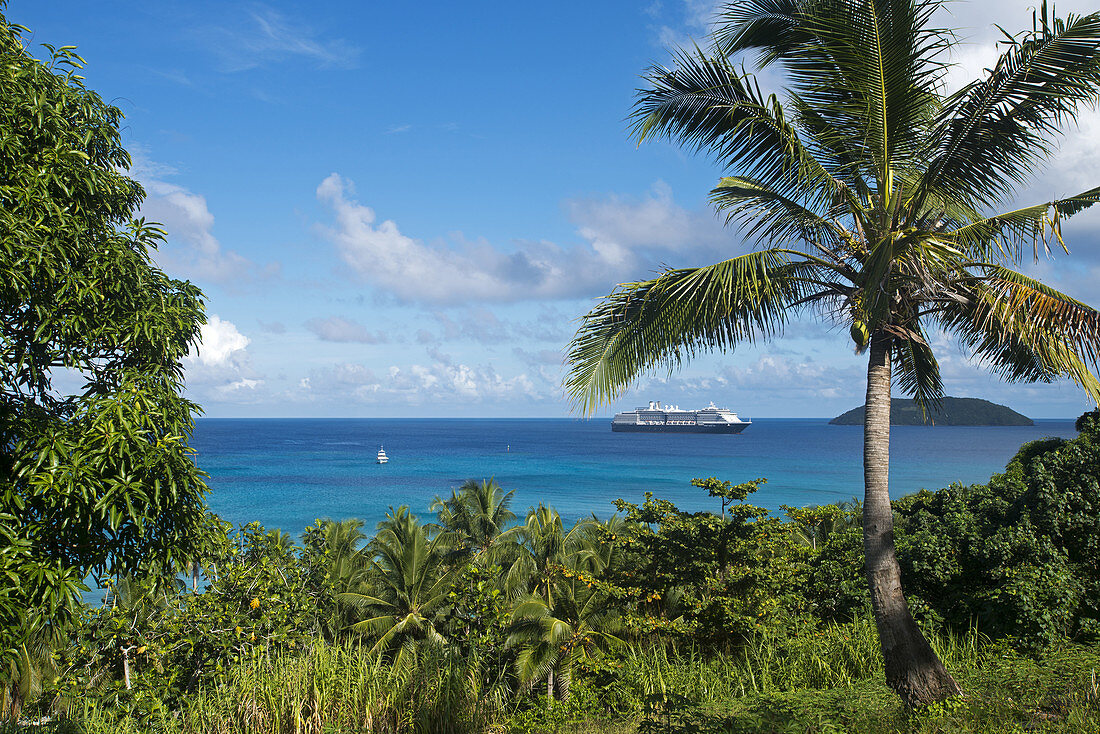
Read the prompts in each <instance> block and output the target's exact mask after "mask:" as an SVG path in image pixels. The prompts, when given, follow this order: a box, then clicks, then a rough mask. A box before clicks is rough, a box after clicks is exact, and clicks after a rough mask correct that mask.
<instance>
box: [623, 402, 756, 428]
mask: <svg viewBox="0 0 1100 734" xmlns="http://www.w3.org/2000/svg"><path fill="white" fill-rule="evenodd" d="M750 425H752V421H751V420H742V419H740V418H738V417H737V414H736V413H734V412H732V411H731V410H730V409H729V408H716V407H715V406H714V403H713V402H712V403H711V404H710V405H709V406H707V407H706V408H703V409H702V410H680V409H679V408H678V407H676V406H675V405H669V406H664V407H662V406H661V403H660V402H659V401H651V402H650V403H649V407H648V408H637V409H635V410H632V411H629V412H626V413H617V414H616V415H615V417H614V418H613V419H612V420H611V430H612V431H627V432H633V433H740V432H741V431H743V430H745V429H746V428H747V427H748V426H750Z"/></svg>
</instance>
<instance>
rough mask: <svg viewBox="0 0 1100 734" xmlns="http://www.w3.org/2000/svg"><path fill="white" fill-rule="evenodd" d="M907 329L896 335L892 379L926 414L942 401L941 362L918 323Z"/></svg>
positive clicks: (892, 354)
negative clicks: (937, 359) (938, 360)
mask: <svg viewBox="0 0 1100 734" xmlns="http://www.w3.org/2000/svg"><path fill="white" fill-rule="evenodd" d="M906 332H907V333H904V334H903V335H901V336H895V339H894V344H893V349H892V350H891V356H892V358H893V368H894V369H893V372H894V381H895V382H896V383H897V385H898V387H899V388H901V390H902V391H903V392H904V393H906V394H907V395H911V396H913V400H914V401H916V403H917V405H918V406H920V409H921V412H922V413H923V414H924V415H925V416H926V417H927V415H928V413H929V412H930V411H932V410H934V409H935V408H937V407H939V406H940V404H941V403H942V402H943V397H944V392H943V380H942V378H941V377H940V365H939V362H937V361H936V355H934V354H933V353H932V347H931V346H930V345H929V344H928V340H927V337H926V336H925V334H924V333H923V331H922V330H921V329H920V327H919V326H917V327H915V328H911V329H908V330H906Z"/></svg>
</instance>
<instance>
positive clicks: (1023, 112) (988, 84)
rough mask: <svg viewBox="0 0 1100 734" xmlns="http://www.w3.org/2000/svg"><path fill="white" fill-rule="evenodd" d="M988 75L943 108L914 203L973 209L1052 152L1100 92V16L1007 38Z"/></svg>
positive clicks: (1007, 189) (1047, 21)
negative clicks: (940, 200) (954, 203)
mask: <svg viewBox="0 0 1100 734" xmlns="http://www.w3.org/2000/svg"><path fill="white" fill-rule="evenodd" d="M1004 43H1006V44H1007V48H1006V49H1005V51H1004V52H1003V53H1002V54H1001V56H1000V58H999V59H998V60H997V63H996V64H995V65H994V67H993V68H992V69H990V70H988V71H987V74H986V75H985V77H984V78H983V79H980V80H978V81H974V82H972V83H970V84H969V85H967V86H966V87H964V88H963V89H961V90H959V91H958V92H956V93H955V94H954V95H953V96H952V97H951V98H950V99H948V100H947V102H946V104H945V105H944V106H943V108H942V110H941V112H940V114H939V119H938V120H937V122H936V127H935V130H934V132H933V134H932V135H931V136H930V137H929V140H930V142H931V143H932V145H933V146H934V147H933V148H932V149H931V150H930V151H929V153H928V156H927V158H928V160H929V164H928V167H927V169H926V173H925V175H924V177H923V179H922V181H921V183H920V186H919V190H918V193H917V195H916V196H915V197H914V200H913V203H914V205H915V206H920V205H921V204H922V203H923V200H924V198H925V197H926V196H928V195H930V194H933V193H938V194H939V195H942V196H947V197H949V198H958V199H960V200H961V201H963V202H965V203H966V204H968V205H970V206H972V207H990V206H994V205H995V204H997V203H999V202H1001V201H1005V200H1007V199H1008V198H1009V197H1011V195H1012V194H1013V191H1014V190H1015V187H1016V185H1018V184H1020V183H1022V182H1024V181H1026V180H1027V179H1028V178H1029V176H1030V173H1031V171H1032V170H1033V168H1034V165H1035V164H1036V163H1037V162H1039V161H1041V160H1043V159H1045V158H1046V157H1047V156H1048V155H1049V154H1050V153H1051V152H1052V150H1053V144H1054V142H1055V141H1056V140H1057V138H1058V137H1059V135H1060V129H1061V127H1062V126H1063V124H1064V123H1066V122H1070V121H1073V120H1074V119H1075V117H1076V114H1077V112H1078V110H1080V108H1081V107H1082V106H1083V105H1086V104H1089V103H1095V101H1096V99H1097V94H1098V91H1100V13H1092V14H1090V15H1085V16H1073V15H1070V16H1069V17H1067V18H1066V19H1065V20H1060V19H1052V18H1051V17H1050V16H1049V15H1048V14H1047V12H1046V4H1045V3H1044V4H1043V8H1042V11H1041V12H1040V13H1037V14H1036V18H1035V23H1034V26H1033V29H1032V31H1031V32H1029V33H1026V34H1023V35H1022V37H1020V38H1012V37H1007V38H1006V39H1005V41H1004Z"/></svg>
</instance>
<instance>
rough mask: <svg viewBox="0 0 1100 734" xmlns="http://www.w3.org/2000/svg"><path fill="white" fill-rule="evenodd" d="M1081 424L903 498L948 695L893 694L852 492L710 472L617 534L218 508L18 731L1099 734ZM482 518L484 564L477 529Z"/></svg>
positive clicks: (6, 691)
mask: <svg viewBox="0 0 1100 734" xmlns="http://www.w3.org/2000/svg"><path fill="white" fill-rule="evenodd" d="M1078 429H1079V431H1080V435H1079V436H1078V437H1077V438H1075V439H1073V440H1064V439H1044V440H1041V441H1036V442H1033V443H1030V444H1026V445H1025V446H1023V447H1021V449H1020V451H1019V452H1018V454H1017V455H1016V457H1015V458H1014V459H1013V460H1012V461H1011V462H1010V463H1009V465H1008V467H1007V468H1006V471H1005V472H1004V473H1002V474H998V475H995V476H994V477H992V478H991V479H990V481H989V482H988V483H987V484H978V485H973V486H969V487H966V486H962V485H953V486H951V487H947V488H944V489H941V490H938V491H935V492H932V491H922V492H920V493H917V494H914V495H910V496H908V497H904V498H902V499H899V500H897V501H895V502H894V503H893V509H892V512H893V515H894V518H895V525H896V535H897V540H896V543H897V548H898V558H899V563H900V565H901V566H902V568H903V571H904V573H905V574H906V577H907V578H909V579H911V580H912V581H911V582H909V584H908V585H907V587H906V591H907V592H908V594H909V601H910V605H911V608H912V609H913V610H914V615H915V617H916V619H917V621H918V624H919V625H920V626H921V629H922V631H923V633H924V634H925V635H926V636H927V638H928V639H929V641H930V643H931V644H932V646H933V649H934V650H935V651H936V654H937V656H939V657H940V658H941V659H943V660H944V661H945V662H946V663H947V664H948V665H950V666H951V667H952V670H954V671H956V674H957V675H958V676H959V678H958V679H959V680H960V682H961V683H962V684H963V685H965V686H966V688H967V691H968V697H967V698H965V699H963V700H960V701H958V702H956V703H951V704H949V705H948V704H936V705H933V706H920V707H916V708H912V707H910V708H906V707H904V706H902V705H901V704H900V703H899V702H898V701H897V699H896V698H893V694H892V693H891V692H890V689H889V688H888V687H887V686H886V681H885V678H884V676H883V674H882V668H881V666H882V665H883V660H882V656H881V652H880V650H879V637H878V632H877V630H876V627H875V624H874V621H873V618H872V616H871V599H870V595H869V592H868V589H867V587H866V585H865V584H864V583H863V582H862V577H863V573H864V569H863V566H864V557H863V543H862V532H861V523H862V514H863V513H864V511H865V508H864V506H863V505H862V503H860V502H858V501H854V500H853V501H850V502H844V503H838V504H835V505H826V506H822V507H807V508H793V507H789V508H784V509H783V511H782V513H780V514H774V513H772V512H769V511H768V510H766V509H764V508H762V507H758V506H755V505H752V504H750V503H749V500H750V498H751V496H752V494H753V493H754V492H756V491H757V490H758V489H759V487H760V486H762V485H763V481H762V480H761V479H756V480H753V481H750V482H744V483H741V484H736V485H735V484H733V483H732V482H729V481H721V480H719V479H716V478H705V479H704V478H700V479H698V480H696V481H695V482H694V484H696V486H697V487H698V488H699V491H700V493H701V494H704V495H705V496H709V497H711V498H712V501H713V502H714V506H713V511H710V512H687V511H685V510H682V509H680V508H678V507H676V506H675V505H674V504H672V503H671V502H668V501H665V500H660V499H658V498H655V497H652V496H647V497H646V498H645V499H644V501H642V502H641V503H633V502H627V501H619V502H617V503H616V504H617V509H618V513H616V514H614V515H612V516H611V517H609V518H607V519H605V520H599V519H597V518H592V517H589V518H579V519H577V520H576V521H572V522H568V521H566V520H565V519H563V518H562V517H561V516H560V515H559V514H558V513H557V512H555V511H554V510H553V509H551V508H549V507H546V506H545V505H537V506H535V507H532V508H530V509H529V510H528V512H527V513H526V517H525V518H515V519H514V520H509V521H501V522H499V524H493V523H492V522H491V519H492V518H494V517H496V518H498V519H499V518H501V517H502V516H503V514H505V513H504V511H505V510H507V511H508V512H510V510H508V509H507V505H508V503H509V502H510V498H511V497H512V496H513V495H512V494H511V493H510V492H508V491H505V490H503V489H501V488H500V486H499V485H498V484H497V483H496V482H495V481H493V480H486V481H480V482H467V483H466V484H464V485H462V486H461V487H458V488H455V489H453V490H451V492H450V493H449V495H448V496H446V497H445V498H443V497H437V498H436V501H435V502H434V503H433V505H432V506H433V507H435V508H436V513H435V517H433V518H431V519H432V522H423V521H421V520H420V518H418V517H417V516H416V515H415V514H414V513H413V512H412V511H410V509H409V508H407V507H399V508H395V509H393V510H391V512H390V513H389V514H388V515H387V516H386V518H385V519H383V520H382V521H381V522H379V523H378V526H377V528H376V532H375V533H374V534H373V536H370V537H367V536H366V535H365V534H364V533H363V532H362V523H361V522H359V521H355V520H342V521H333V520H321V521H318V522H317V523H316V524H314V525H313V526H311V527H309V528H307V529H306V530H305V531H304V532H303V533H302V534H301V536H300V540H299V541H298V542H292V543H288V542H287V539H288V536H287V534H286V533H283V532H281V531H278V530H266V529H264V528H262V527H260V526H259V525H256V524H251V525H246V526H243V527H240V528H235V529H234V528H232V527H230V526H229V525H228V524H226V523H224V522H221V521H218V520H217V519H216V518H214V517H212V516H211V517H210V518H208V521H207V532H206V534H205V535H204V538H205V540H204V547H203V553H202V555H201V557H202V558H203V559H204V560H203V562H202V564H201V577H200V584H199V586H198V589H197V590H195V589H193V588H191V584H190V583H187V582H188V581H190V580H191V579H190V578H189V577H188V575H187V574H180V575H179V576H172V577H170V578H156V577H153V576H133V575H128V576H120V577H116V578H112V579H110V581H109V583H108V584H107V587H106V589H105V590H104V592H103V597H102V600H99V599H97V600H95V602H94V603H91V604H89V605H87V606H85V607H83V609H82V611H81V614H80V617H79V618H78V619H77V620H76V621H74V622H73V623H72V624H69V625H66V626H60V625H55V626H52V627H51V628H50V629H51V632H50V635H49V636H45V635H40V636H38V637H36V638H35V639H34V641H33V642H32V643H30V644H28V645H26V646H25V648H24V649H23V651H22V653H21V655H20V656H19V657H18V658H16V659H14V660H13V662H12V663H11V664H10V665H9V667H8V668H7V669H6V671H5V675H4V677H3V678H2V680H3V681H4V683H3V687H2V688H0V704H2V705H3V709H2V711H0V718H2V719H6V720H8V721H10V722H12V723H13V725H14V723H16V722H20V721H22V722H24V723H26V722H28V721H33V720H47V721H50V722H52V723H51V724H50V725H51V726H53V727H54V728H55V729H57V730H59V731H67V730H72V731H82V732H89V733H91V732H115V731H164V732H200V731H201V732H206V731H225V732H230V731H232V732H295V731H296V732H330V731H387V732H406V731H408V732H413V731H439V732H487V731H500V730H502V729H507V730H512V731H574V730H576V731H587V730H597V731H599V730H604V731H628V730H634V729H637V728H641V729H642V730H659V729H663V730H667V731H694V730H700V729H703V730H711V729H716V730H725V731H758V730H767V731H772V730H776V731H780V730H783V731H785V730H798V731H822V732H824V731H834V730H837V731H871V732H876V731H883V732H886V731H945V730H951V731H975V732H976V731H1017V730H1018V727H1021V726H1027V727H1032V728H1035V727H1042V728H1045V730H1050V731H1071V730H1081V731H1085V730H1088V729H1087V728H1086V727H1087V726H1090V725H1095V724H1096V722H1098V721H1100V690H1098V689H1097V687H1096V686H1097V682H1096V680H1097V675H1098V674H1100V606H1098V605H1097V599H1098V598H1100V571H1098V569H1100V526H1098V525H1097V523H1096V518H1097V517H1100V413H1089V414H1086V415H1085V416H1082V418H1081V419H1080V420H1079V421H1078ZM487 497H489V498H495V499H494V500H493V501H490V502H487V501H485V500H486V498H487ZM456 507H462V508H465V509H464V510H463V511H462V512H456V511H455V508H456ZM474 508H478V509H474ZM609 509H610V508H609ZM490 526H491V527H492V530H491V531H487V533H486V534H485V535H483V536H480V537H481V540H482V541H484V542H485V543H486V544H488V545H490V546H492V547H494V548H495V550H494V551H493V554H492V558H491V559H489V558H486V557H484V556H479V555H476V554H474V553H471V552H470V549H471V547H472V544H471V542H470V537H471V536H470V534H469V532H470V528H471V527H481V528H487V527H490ZM488 536H492V537H488ZM1090 722H1091V724H1090ZM65 727H70V729H66V728H65ZM937 727H938V728H937ZM16 730H19V729H16ZM0 731H3V729H2V728H0Z"/></svg>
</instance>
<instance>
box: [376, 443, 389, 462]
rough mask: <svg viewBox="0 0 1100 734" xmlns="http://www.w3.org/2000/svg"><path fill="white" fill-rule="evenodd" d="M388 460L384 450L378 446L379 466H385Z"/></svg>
mask: <svg viewBox="0 0 1100 734" xmlns="http://www.w3.org/2000/svg"><path fill="white" fill-rule="evenodd" d="M389 460H390V457H388V456H386V449H384V448H382V447H381V446H379V447H378V463H379V464H385V463H386V462H387V461H389Z"/></svg>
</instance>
